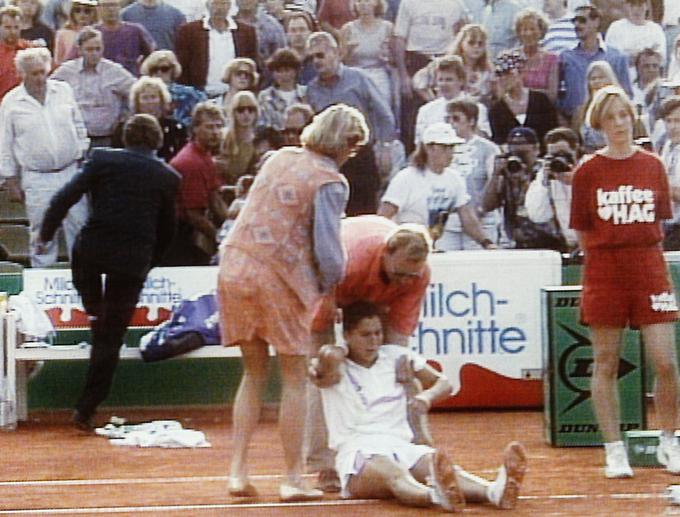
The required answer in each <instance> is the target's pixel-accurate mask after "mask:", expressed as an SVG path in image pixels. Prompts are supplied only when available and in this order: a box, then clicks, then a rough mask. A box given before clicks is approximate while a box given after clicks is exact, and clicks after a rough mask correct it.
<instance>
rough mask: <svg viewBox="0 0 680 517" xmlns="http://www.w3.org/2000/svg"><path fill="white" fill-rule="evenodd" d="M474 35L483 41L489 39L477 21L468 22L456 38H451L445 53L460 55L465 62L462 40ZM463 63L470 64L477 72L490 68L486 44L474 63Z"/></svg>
mask: <svg viewBox="0 0 680 517" xmlns="http://www.w3.org/2000/svg"><path fill="white" fill-rule="evenodd" d="M475 36H476V37H477V38H479V39H483V40H484V41H487V42H488V41H489V38H488V36H487V33H486V30H485V29H484V27H482V26H481V25H479V24H478V23H468V24H467V25H464V26H463V28H462V29H460V30H459V31H458V34H457V35H456V39H454V40H453V43H452V44H451V47H450V50H449V51H448V52H447V54H453V55H456V56H460V58H461V59H462V60H463V63H465V52H463V42H464V41H465V40H466V39H467V38H472V37H475ZM465 64H466V65H467V66H470V67H471V68H472V70H476V71H477V72H484V71H488V70H491V63H490V62H489V53H488V47H487V46H486V45H485V46H484V52H483V53H482V55H480V56H479V59H477V62H476V63H465Z"/></svg>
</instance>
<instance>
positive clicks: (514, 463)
mask: <svg viewBox="0 0 680 517" xmlns="http://www.w3.org/2000/svg"><path fill="white" fill-rule="evenodd" d="M343 330H344V337H345V341H346V344H347V357H345V356H344V352H342V351H341V350H340V348H339V347H336V346H332V345H326V346H324V347H322V349H321V351H320V354H319V358H318V360H314V361H313V362H312V363H311V364H310V377H311V378H312V381H313V382H315V383H316V384H318V385H320V387H321V397H322V402H323V411H324V415H325V417H326V422H327V425H328V433H329V444H330V447H331V448H332V449H334V450H335V451H336V453H337V455H336V459H335V468H336V470H337V472H338V475H339V477H340V482H341V485H342V496H343V497H347V498H360V499H366V498H373V499H389V498H396V499H397V500H398V501H399V502H400V503H402V504H404V505H408V506H419V507H428V506H433V507H438V508H440V509H443V510H446V511H450V512H456V511H461V510H462V509H463V507H464V506H465V502H466V501H468V502H479V503H491V504H493V505H495V506H497V507H499V508H514V506H515V504H516V502H517V497H518V495H519V489H520V485H521V483H522V479H523V477H524V472H525V470H526V464H527V462H526V453H525V451H524V447H522V445H521V444H519V443H518V442H512V443H510V444H509V445H508V446H507V447H506V448H505V451H504V453H503V465H502V466H501V467H500V469H499V471H498V476H497V477H496V479H495V480H494V481H487V480H485V479H482V478H480V477H478V476H475V475H473V474H470V473H468V472H465V471H464V470H462V469H461V468H460V467H458V466H454V465H453V464H452V463H451V462H450V461H449V459H448V457H447V456H446V454H445V453H444V452H443V451H441V450H437V449H434V448H432V447H430V446H428V445H423V444H414V443H412V440H413V431H412V430H411V427H410V426H409V422H408V416H407V405H410V406H411V407H412V408H413V409H415V410H416V412H419V413H421V414H423V413H426V412H427V411H428V410H429V408H430V406H431V405H432V404H433V403H434V402H436V401H438V400H441V399H444V398H446V397H447V396H448V395H449V394H450V393H451V384H450V383H449V381H448V379H447V378H446V377H444V376H443V375H442V374H441V373H439V372H437V371H436V370H434V369H433V368H432V367H430V366H429V365H428V364H427V363H426V362H425V359H424V358H423V357H421V356H419V355H417V354H414V353H413V352H411V351H409V350H408V349H406V348H404V347H403V346H397V345H382V343H383V335H382V325H381V323H380V313H379V311H378V309H377V307H376V306H375V305H373V304H371V303H368V302H357V303H354V304H352V305H350V306H348V307H346V308H345V309H344V311H343ZM381 345H382V346H381ZM404 356H405V357H406V359H403V358H404ZM405 360H406V361H408V364H409V366H410V367H411V368H412V371H413V375H414V377H415V378H416V379H418V380H419V381H420V383H421V384H422V386H423V390H422V391H421V392H420V393H417V394H415V395H410V394H409V393H410V390H408V389H407V388H405V386H404V384H405V382H407V381H405V379H404V377H408V376H404V375H403V364H404V361H405ZM397 370H399V371H400V374H399V375H397ZM320 379H323V380H324V381H325V382H319V381H320ZM328 379H333V383H332V385H330V386H329V385H328V384H329V382H328ZM324 386H325V387H324Z"/></svg>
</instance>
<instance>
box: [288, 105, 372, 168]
mask: <svg viewBox="0 0 680 517" xmlns="http://www.w3.org/2000/svg"><path fill="white" fill-rule="evenodd" d="M368 138H369V130H368V125H367V124H366V119H365V118H364V116H363V115H362V113H361V112H360V111H359V110H358V109H356V108H352V107H351V106H347V105H346V104H334V105H333V106H329V107H328V108H326V109H325V110H323V111H322V112H320V113H318V114H317V115H315V116H314V118H313V119H312V121H311V122H310V123H309V124H308V125H307V126H305V128H304V129H303V130H302V135H301V136H300V141H301V142H302V145H303V146H304V147H306V148H307V149H310V150H312V151H315V152H317V153H319V154H323V155H325V156H328V157H330V158H335V157H336V156H337V155H338V153H340V152H341V151H343V150H345V149H347V148H352V147H356V146H361V145H366V143H368Z"/></svg>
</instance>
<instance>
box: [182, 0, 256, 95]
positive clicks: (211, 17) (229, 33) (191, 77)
mask: <svg viewBox="0 0 680 517" xmlns="http://www.w3.org/2000/svg"><path fill="white" fill-rule="evenodd" d="M207 6H208V17H207V18H204V19H202V20H196V21H193V22H190V23H187V24H185V25H182V26H181V27H180V28H179V31H178V32H177V41H176V45H175V46H176V49H177V51H176V53H177V58H178V59H179V62H180V64H181V65H182V75H181V76H180V79H179V82H181V83H183V84H188V85H190V86H193V87H195V88H198V89H201V90H205V91H206V92H207V93H208V95H209V96H211V97H216V96H218V95H221V94H222V93H224V92H225V91H226V88H227V85H226V84H224V83H223V82H222V75H223V71H224V67H225V66H226V65H227V64H228V63H229V62H230V61H231V60H232V59H234V58H235V57H249V58H250V59H252V60H253V61H256V62H257V60H258V57H257V36H256V33H255V29H254V28H253V27H251V26H249V25H246V24H242V23H239V22H237V21H235V20H234V19H233V18H231V17H230V16H229V9H230V8H231V0H208V3H207Z"/></svg>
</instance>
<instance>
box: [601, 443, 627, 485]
mask: <svg viewBox="0 0 680 517" xmlns="http://www.w3.org/2000/svg"><path fill="white" fill-rule="evenodd" d="M605 451H606V456H607V466H606V467H605V469H604V475H605V476H606V477H608V478H610V479H611V478H632V477H633V469H631V468H630V464H629V463H628V453H627V452H626V449H625V447H624V446H623V443H622V442H619V443H617V444H614V445H612V446H610V447H609V449H607V448H605Z"/></svg>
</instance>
